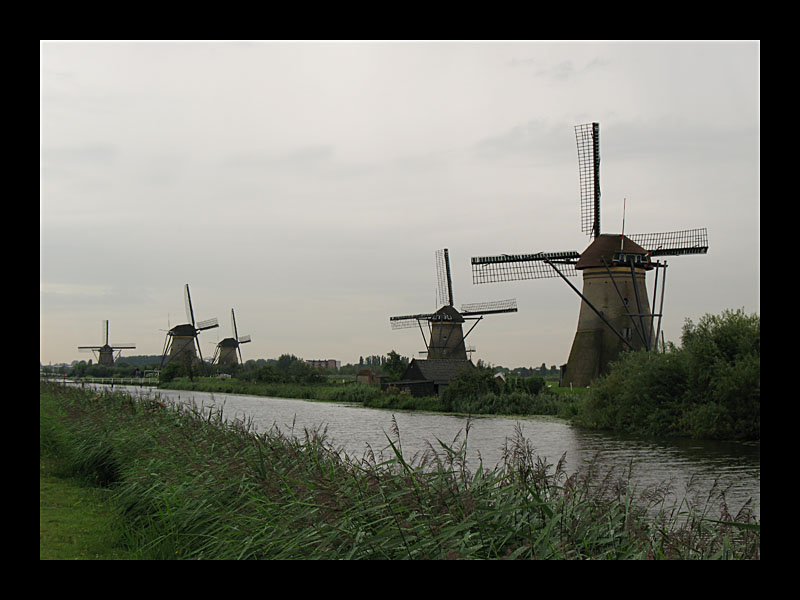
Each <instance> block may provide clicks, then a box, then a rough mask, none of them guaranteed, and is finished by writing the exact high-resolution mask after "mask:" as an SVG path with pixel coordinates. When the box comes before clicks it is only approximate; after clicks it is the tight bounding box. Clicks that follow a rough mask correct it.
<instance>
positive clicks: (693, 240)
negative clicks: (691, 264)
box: [627, 227, 708, 256]
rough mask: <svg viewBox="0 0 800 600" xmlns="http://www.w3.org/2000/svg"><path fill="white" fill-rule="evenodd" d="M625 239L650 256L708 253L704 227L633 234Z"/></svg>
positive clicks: (706, 233)
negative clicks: (634, 243) (638, 246)
mask: <svg viewBox="0 0 800 600" xmlns="http://www.w3.org/2000/svg"><path fill="white" fill-rule="evenodd" d="M627 237H628V238H629V239H630V240H632V241H634V242H636V243H637V244H639V245H640V246H641V247H642V248H644V249H645V250H647V251H648V252H649V253H650V255H651V256H680V255H682V254H705V253H707V252H708V232H707V231H706V228H705V227H703V228H700V229H684V230H682V231H666V232H663V233H635V234H631V235H628V236H627Z"/></svg>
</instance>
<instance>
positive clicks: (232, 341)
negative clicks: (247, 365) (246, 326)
mask: <svg viewBox="0 0 800 600" xmlns="http://www.w3.org/2000/svg"><path fill="white" fill-rule="evenodd" d="M231 330H232V331H233V337H229V338H225V339H224V340H222V341H221V342H219V343H218V344H217V349H216V350H215V351H214V359H213V360H212V361H211V362H212V363H214V364H218V365H235V364H237V361H236V353H237V352H238V353H239V361H238V364H242V363H244V361H243V360H242V351H241V349H240V348H239V344H246V343H247V342H249V341H250V336H249V335H243V336H241V337H239V331H238V330H237V329H236V315H235V314H234V312H233V309H231Z"/></svg>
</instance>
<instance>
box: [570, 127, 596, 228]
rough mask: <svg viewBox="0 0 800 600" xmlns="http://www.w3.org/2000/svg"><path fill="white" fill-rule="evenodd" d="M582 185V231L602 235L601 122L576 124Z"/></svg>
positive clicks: (579, 173)
mask: <svg viewBox="0 0 800 600" xmlns="http://www.w3.org/2000/svg"><path fill="white" fill-rule="evenodd" d="M575 139H576V141H577V143H578V175H579V178H580V186H581V231H582V232H583V233H586V234H588V235H591V236H592V237H593V238H596V237H597V236H598V235H600V123H586V124H584V125H576V126H575Z"/></svg>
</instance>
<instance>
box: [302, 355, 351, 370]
mask: <svg viewBox="0 0 800 600" xmlns="http://www.w3.org/2000/svg"><path fill="white" fill-rule="evenodd" d="M304 362H305V363H306V364H309V365H311V366H312V367H320V368H321V369H329V370H331V371H338V370H339V367H341V366H342V361H340V360H334V359H333V358H329V359H328V360H306V361H304Z"/></svg>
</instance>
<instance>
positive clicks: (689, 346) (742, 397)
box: [577, 310, 761, 440]
mask: <svg viewBox="0 0 800 600" xmlns="http://www.w3.org/2000/svg"><path fill="white" fill-rule="evenodd" d="M577 422H578V423H579V424H581V425H584V426H588V427H594V428H598V429H608V430H613V431H617V432H626V433H633V434H640V435H646V436H652V437H664V436H669V437H693V438H701V439H724V440H760V439H761V319H760V318H759V316H758V315H747V314H745V313H744V312H743V311H741V310H738V311H725V312H723V313H722V314H721V315H705V316H704V317H702V318H701V319H700V321H699V322H698V323H697V324H696V325H695V324H694V323H692V322H691V321H687V322H686V323H685V325H684V328H683V333H682V336H681V346H680V347H675V346H673V345H670V347H669V348H668V349H667V351H666V352H664V353H655V352H649V353H645V352H630V353H625V354H623V355H622V357H621V359H620V360H619V361H618V362H617V363H614V364H613V365H612V368H611V370H610V372H609V374H608V375H607V376H605V377H603V378H602V379H601V380H600V381H599V382H598V383H597V384H595V385H593V386H592V388H591V389H590V390H589V393H588V394H587V396H586V401H585V404H584V406H583V410H582V411H581V412H580V414H579V415H577Z"/></svg>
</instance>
